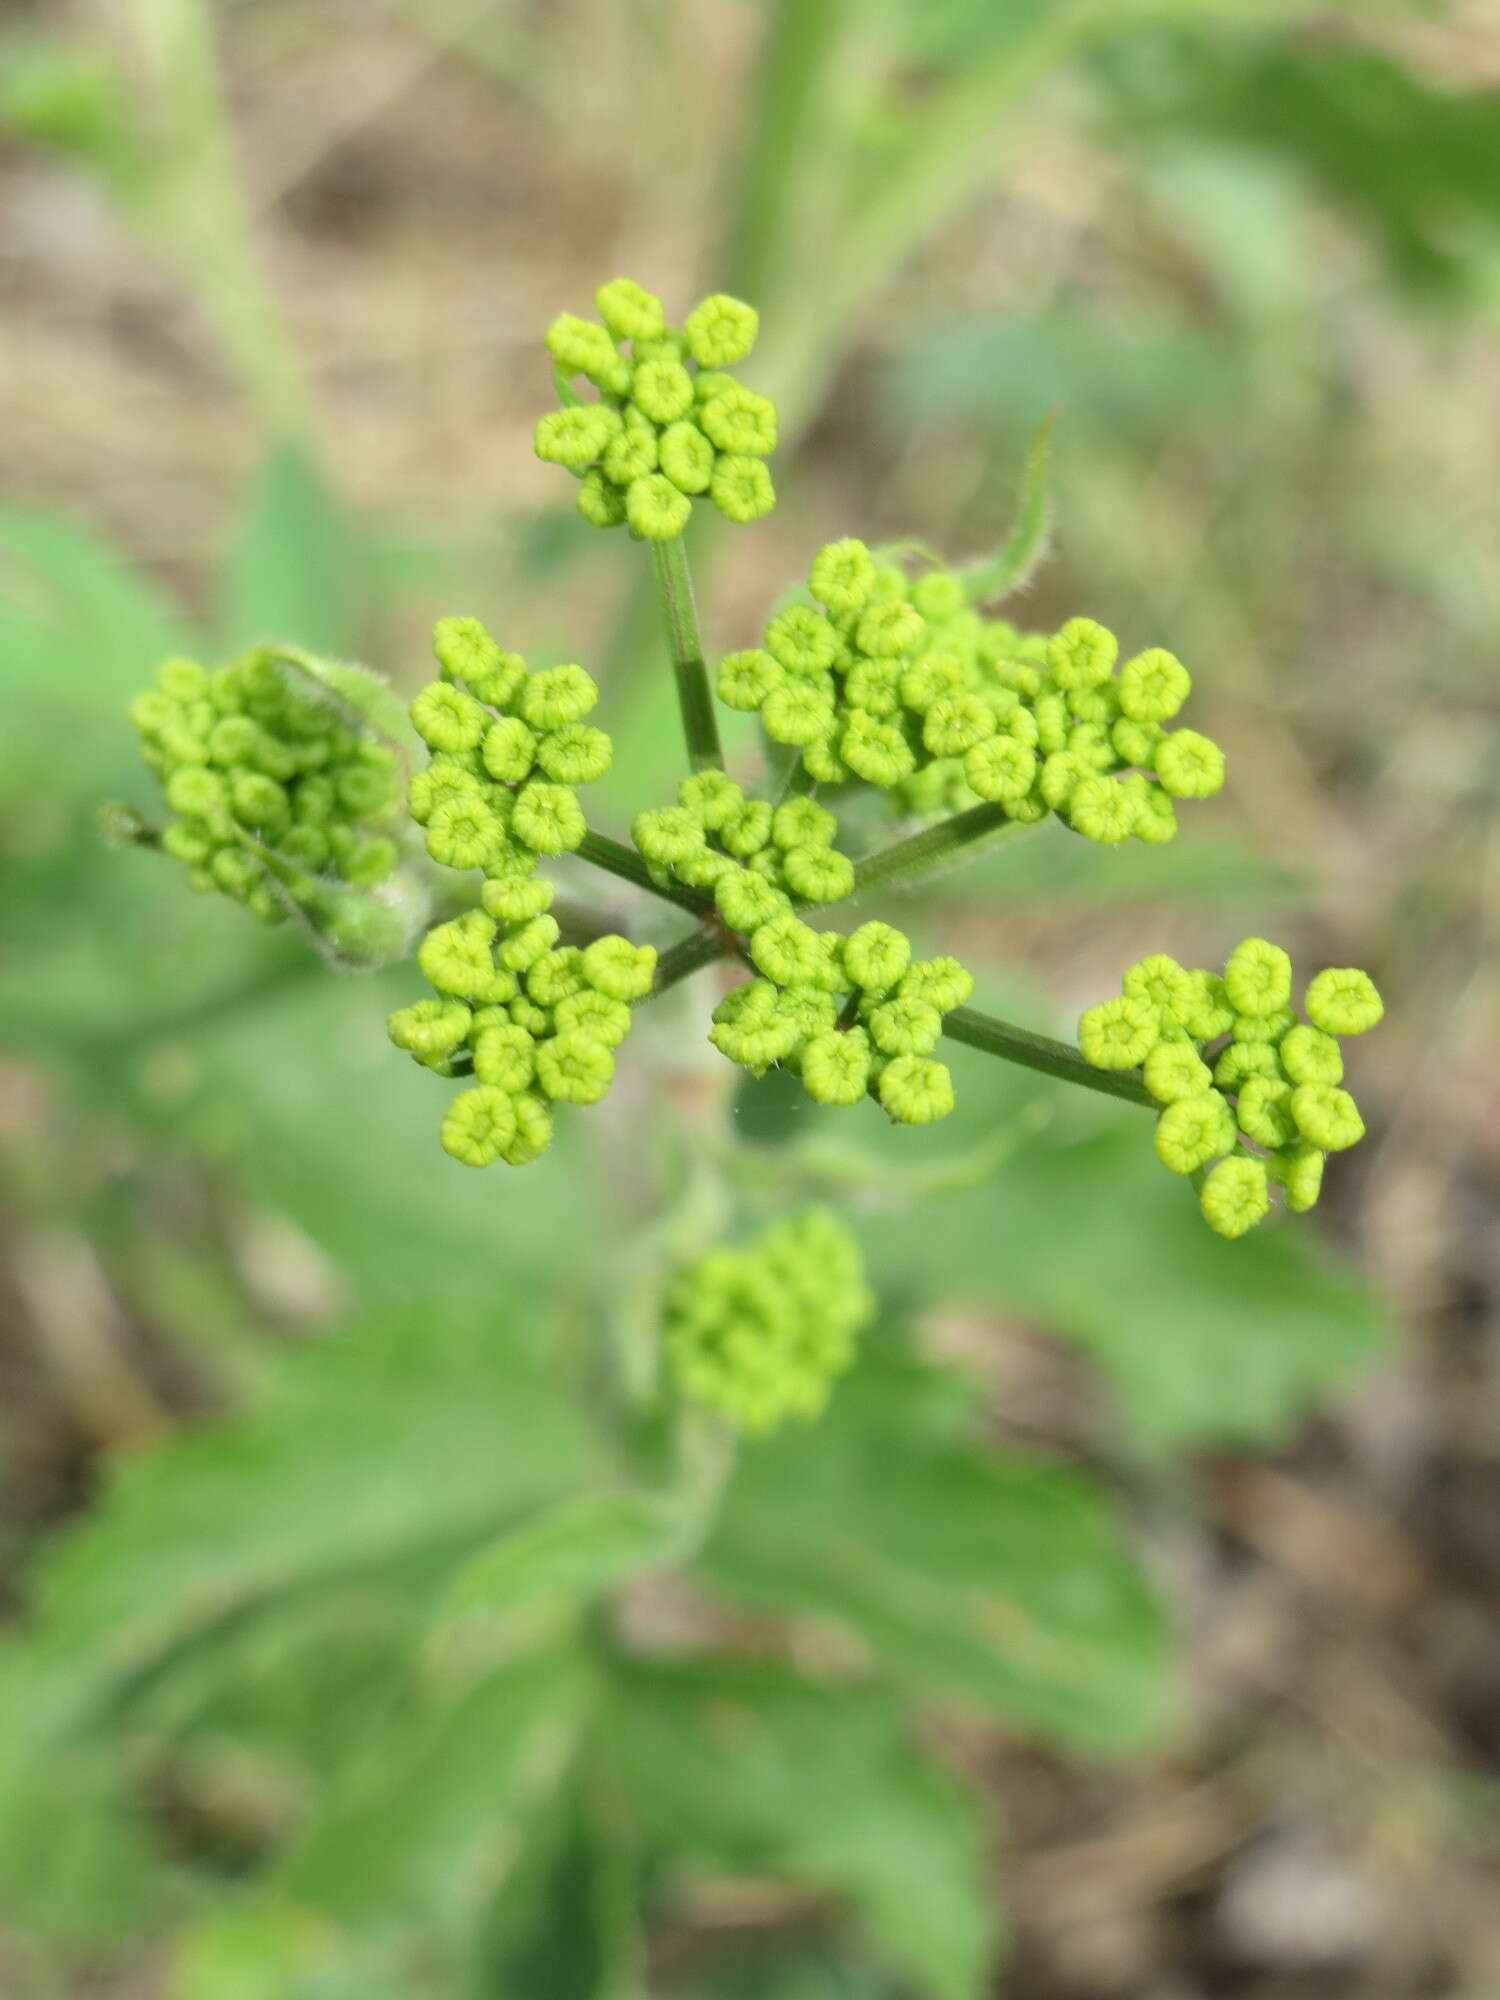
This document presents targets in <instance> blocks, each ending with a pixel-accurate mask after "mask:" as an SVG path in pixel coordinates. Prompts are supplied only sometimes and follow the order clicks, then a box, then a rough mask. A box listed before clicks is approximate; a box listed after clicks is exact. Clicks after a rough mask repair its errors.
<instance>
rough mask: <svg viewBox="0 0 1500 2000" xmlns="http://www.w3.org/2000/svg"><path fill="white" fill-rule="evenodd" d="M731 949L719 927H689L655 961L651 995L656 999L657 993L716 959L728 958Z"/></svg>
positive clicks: (662, 991) (664, 990) (663, 991)
mask: <svg viewBox="0 0 1500 2000" xmlns="http://www.w3.org/2000/svg"><path fill="white" fill-rule="evenodd" d="M731 949H732V947H731V946H730V944H729V942H728V940H727V939H726V938H724V936H723V935H722V934H721V933H719V932H717V931H712V930H708V929H704V930H701V931H690V932H689V933H688V935H687V936H686V937H685V938H679V939H678V941H677V943H676V944H674V945H671V946H669V947H668V949H667V950H666V951H664V952H663V953H662V955H661V957H660V958H659V959H658V960H657V961H656V977H655V979H654V980H653V981H652V982H651V992H650V996H649V997H650V998H651V999H653V1000H654V999H655V998H656V996H657V994H658V993H665V992H666V991H667V989H668V988H669V987H672V986H676V985H677V983H678V982H679V981H680V980H683V979H690V978H691V977H692V975H693V974H694V973H695V972H701V971H702V969H703V967H704V966H705V965H712V964H713V962H714V960H715V959H719V958H728V956H729V955H730V951H731Z"/></svg>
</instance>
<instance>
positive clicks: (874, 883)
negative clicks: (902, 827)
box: [853, 804, 1027, 896]
mask: <svg viewBox="0 0 1500 2000" xmlns="http://www.w3.org/2000/svg"><path fill="white" fill-rule="evenodd" d="M1026 830H1027V828H1026V823H1025V822H1023V821H1020V820H1013V819H1011V818H1010V817H1009V815H1008V814H1007V813H1006V810H1005V807H1004V806H1003V805H989V804H985V805H977V806H971V807H970V808H969V810H968V811H967V812H961V813H955V814H954V815H953V817H952V818H951V819H945V820H939V822H938V824H937V825H936V826H927V827H923V829H922V831H921V832H920V833H914V834H912V835H911V836H910V838H909V839H906V840H898V841H897V842H895V844H894V845H893V846H891V847H884V848H881V849H880V851H879V852H878V853H876V854H867V855H866V856H865V858H864V860H863V861H861V862H858V863H857V864H856V866H855V870H854V891H853V893H854V895H855V896H863V895H866V894H867V893H868V892H869V891H870V890H871V889H901V888H906V887H908V886H910V884H912V883H914V882H920V881H922V880H924V879H925V878H926V877H927V876H929V875H935V874H938V873H939V872H940V871H941V870H942V869H944V868H946V867H948V866H949V864H950V863H951V862H954V861H956V860H958V859H960V858H962V859H964V860H968V859H971V858H972V853H973V851H974V850H975V849H977V848H979V847H980V846H985V847H993V846H995V845H996V844H997V843H998V842H999V841H1001V840H1006V839H1010V838H1012V837H1013V836H1014V835H1016V834H1019V833H1024V832H1025V831H1026Z"/></svg>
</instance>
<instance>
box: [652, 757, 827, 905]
mask: <svg viewBox="0 0 1500 2000" xmlns="http://www.w3.org/2000/svg"><path fill="white" fill-rule="evenodd" d="M838 830H839V825H838V821H837V820H836V819H835V818H834V816H833V814H832V813H831V812H829V811H828V809H827V808H826V807H825V806H820V805H817V804H816V803H815V802H814V801H813V800H812V799H799V798H793V799H785V800H783V801H782V803H781V804H780V805H779V806H772V805H771V804H770V803H769V802H768V801H767V800H765V799H750V798H746V796H745V794H744V792H743V791H742V790H741V788H740V787H739V786H738V785H737V784H736V783H735V782H734V780H733V778H729V777H726V776H725V775H724V773H723V772H722V771H699V772H696V773H695V774H694V775H693V776H692V777H691V778H685V779H684V780H683V782H682V784H681V785H680V786H679V787H678V789H677V804H676V805H675V806H667V807H665V808H662V809H660V810H658V811H655V812H643V813H637V814H636V816H635V819H634V820H633V821H632V822H631V828H630V831H631V836H632V838H633V839H634V841H635V844H636V846H637V847H638V848H639V849H640V851H641V853H642V854H643V855H644V856H645V857H646V860H647V861H648V862H649V863H650V865H651V869H652V872H653V874H655V875H656V876H657V877H658V878H659V879H660V880H663V881H665V880H667V879H669V878H671V879H675V880H676V881H678V882H681V883H683V884H684V885H685V886H686V887H688V888H690V889H698V890H701V891H702V892H704V893H705V894H710V895H712V896H713V898H714V902H715V904H716V906H717V908H718V912H719V915H720V916H721V917H722V918H723V920H724V922H725V923H726V924H727V925H728V926H729V928H730V930H732V931H751V930H754V929H755V927H756V925H757V924H762V923H766V922H768V921H769V920H770V919H771V918H772V917H776V916H782V915H784V914H785V913H786V912H788V911H789V910H790V909H791V907H792V903H793V901H794V900H795V901H797V902H800V903H837V902H839V901H841V900H842V898H843V897H845V896H847V895H849V894H850V893H851V891H852V890H853V888H854V863H853V862H852V861H851V860H850V859H849V857H848V856H847V855H846V854H841V853H839V851H838V849H837V848H836V847H835V846H834V844H833V843H834V840H835V838H836V837H837V834H838Z"/></svg>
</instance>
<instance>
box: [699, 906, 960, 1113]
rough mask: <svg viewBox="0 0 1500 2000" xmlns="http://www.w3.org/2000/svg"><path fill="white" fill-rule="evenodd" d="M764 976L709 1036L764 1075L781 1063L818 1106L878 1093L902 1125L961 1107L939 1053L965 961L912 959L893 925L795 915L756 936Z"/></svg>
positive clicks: (738, 997) (735, 996)
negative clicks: (854, 925)
mask: <svg viewBox="0 0 1500 2000" xmlns="http://www.w3.org/2000/svg"><path fill="white" fill-rule="evenodd" d="M748 949H749V956H750V960H751V963H752V964H753V965H754V967H755V969H756V971H757V972H758V973H760V975H761V977H760V978H758V979H750V980H747V981H745V982H744V983H743V984H742V985H739V986H736V987H735V988H734V989H733V990H732V991H731V992H729V993H727V994H726V995H725V996H724V998H723V999H722V1000H721V1001H720V1002H719V1004H718V1006H717V1007H716V1008H715V1009H714V1017H713V1020H714V1025H713V1027H712V1029H711V1030H710V1036H709V1038H710V1040H711V1041H712V1042H713V1044H714V1047H715V1048H716V1049H718V1050H719V1051H720V1053H721V1054H723V1055H726V1056H728V1057H729V1059H730V1061H731V1062H737V1063H739V1064H740V1065H741V1066H742V1067H743V1068H745V1069H747V1070H749V1071H750V1072H751V1074H752V1075H754V1076H760V1075H762V1074H764V1072H765V1071H766V1070H767V1069H769V1068H770V1066H771V1065H772V1064H773V1063H779V1064H780V1065H782V1067H783V1068H786V1069H789V1070H791V1071H792V1072H793V1074H794V1075H796V1076H800V1077H801V1079H802V1087H803V1089H804V1090H805V1091H806V1092H807V1094H808V1096H809V1097H810V1098H812V1100H813V1102H814V1103H815V1104H858V1103H859V1101H860V1100H861V1098H863V1097H865V1096H870V1097H873V1098H874V1099H875V1100H876V1102H877V1103H878V1104H880V1106H881V1107H882V1109H883V1110H884V1111H885V1113H886V1115H887V1116H888V1117H889V1118H890V1119H891V1121H892V1123H893V1124H897V1125H930V1124H932V1123H934V1122H935V1121H936V1120H937V1119H939V1118H946V1117H947V1115H948V1113H949V1112H950V1111H951V1110H952V1109H953V1078H952V1076H951V1075H950V1074H949V1071H948V1068H947V1065H946V1064H945V1063H940V1062H938V1061H937V1059H936V1058H935V1057H934V1055H933V1053H932V1052H933V1050H934V1049H935V1048H936V1047H937V1044H938V1040H939V1038H940V1036H941V1035H942V1032H943V1016H944V1015H945V1014H948V1013H951V1012H952V1010H953V1009H954V1008H955V1007H961V1006H963V1004H964V1002H965V1001H966V1000H967V999H968V998H969V996H970V994H971V993H972V992H973V990H974V981H973V979H972V977H971V976H970V974H969V973H968V972H967V971H966V970H965V968H964V967H963V966H962V965H960V964H959V962H958V960H957V959H956V958H928V959H913V958H912V955H911V943H910V940H909V939H908V938H907V937H906V936H905V935H904V934H903V933H902V932H901V931H898V930H896V929H894V928H893V927H892V926H891V925H890V924H882V923H867V924H861V925H860V927H859V929H858V930H856V931H854V932H852V933H851V934H850V935H849V936H848V937H845V936H843V935H842V934H841V933H840V932H838V931H815V930H813V929H812V928H811V926H810V925H808V924H805V923H803V922H802V921H801V919H800V918H798V917H796V916H793V915H792V914H790V913H788V914H786V915H784V916H779V917H772V918H771V919H770V921H769V922H768V923H763V924H761V925H760V926H759V927H758V928H757V929H755V930H753V931H752V932H751V933H750V938H749V945H748Z"/></svg>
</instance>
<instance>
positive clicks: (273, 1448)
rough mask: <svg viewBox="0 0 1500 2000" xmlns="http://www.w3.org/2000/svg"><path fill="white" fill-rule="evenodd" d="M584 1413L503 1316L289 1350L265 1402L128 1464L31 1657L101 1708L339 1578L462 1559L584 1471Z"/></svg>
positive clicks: (354, 1329) (387, 1324)
mask: <svg viewBox="0 0 1500 2000" xmlns="http://www.w3.org/2000/svg"><path fill="white" fill-rule="evenodd" d="M589 1459H590V1451H589V1444H588V1439H587V1436H586V1434H585V1431H584V1427H583V1424H582V1420H581V1419H580V1417H579V1416H578V1415H577V1414H576V1413H575V1411H574V1410H573V1408H572V1407H571V1406H570V1405H569V1404H568V1403H566V1402H565V1401H564V1400H562V1398H561V1397H560V1395H558V1394H557V1393H556V1391H555V1390H554V1388H553V1386H552V1384H551V1383H549V1381H548V1380H547V1378H546V1377H545V1376H544V1375H543V1374H542V1373H541V1372H540V1371H539V1369H538V1368H537V1366H536V1365H535V1363H534V1362H533V1361H532V1360H531V1359H530V1358H529V1356H528V1352H527V1345H526V1343H525V1341H524V1340H523V1339H522V1338H521V1337H520V1329H518V1328H516V1327H515V1326H514V1325H511V1326H507V1324H506V1319H505V1316H504V1312H503V1309H501V1310H500V1311H498V1312H496V1313H495V1314H494V1315H492V1316H488V1317H487V1318H485V1319H483V1320H475V1319H473V1318H469V1319H467V1320H465V1319H462V1318H457V1317H454V1316H453V1315H451V1314H448V1313H441V1312H433V1313H431V1314H420V1313H415V1314H413V1313H408V1314H385V1315H377V1316H372V1317H371V1318H369V1319H367V1320H364V1321H361V1322H358V1323H356V1324H354V1325H352V1326H349V1327H346V1328H345V1329H343V1330H342V1331H341V1332H339V1333H337V1334H335V1335H333V1336H331V1337H329V1338H328V1339H326V1340H324V1341H322V1342H320V1343H319V1344H318V1345H316V1346H314V1347H312V1348H309V1349H308V1350H307V1351H306V1352H304V1353H302V1354H299V1355H297V1356H296V1357H295V1358H294V1359H293V1360H291V1361H289V1362H288V1364H287V1366H286V1367H285V1369H284V1370H283V1371H282V1373H281V1375H280V1376H279V1377H278V1378H277V1380H276V1382H275V1384H274V1387H273V1390H272V1392H271V1393H270V1394H269V1395H268V1397H267V1399H266V1401H265V1403H264V1404H263V1405H262V1406H261V1407H260V1408H258V1409H255V1410H252V1411H250V1412H248V1413H247V1414H245V1415H243V1416H238V1417H232V1418H224V1419H218V1420H211V1421H204V1422H200V1423H198V1424H196V1425H191V1426H188V1427H186V1428H185V1429H183V1430H181V1431H179V1432H178V1433H176V1434H175V1435H174V1436H173V1437H171V1438H170V1439H168V1440H166V1441H165V1442H164V1443H163V1444H161V1445H160V1446H158V1447H157V1448H156V1449H154V1450H147V1451H141V1452H139V1453H137V1454H136V1455H135V1456H134V1457H132V1458H131V1459H129V1460H127V1461H125V1462H123V1463H121V1464H120V1465H119V1466H117V1467H116V1468H115V1471H114V1474H113V1477H112V1479H111V1481H110V1483H109V1486H108V1487H107V1489H106V1491H105V1494H104V1495H103V1497H102V1500H101V1503H100V1505H99V1506H98V1508H97V1509H96V1511H95V1512H94V1513H92V1514H91V1515H90V1517H89V1518H88V1519H87V1520H86V1521H84V1522H83V1523H81V1524H80V1525H79V1526H78V1527H77V1528H76V1529H74V1530H73V1531H71V1532H70V1533H68V1534H66V1535H64V1536H63V1537H62V1539H61V1540H60V1541H58V1542H56V1543H55V1544H54V1545H53V1547H52V1549H51V1552H50V1554H49V1556H48V1559H47V1561H46V1562H45V1564H44V1565H43V1566H42V1569H41V1571H40V1573H39V1575H38V1578H37V1589H36V1593H35V1596H36V1615H35V1625H34V1632H33V1635H32V1637H31V1638H30V1639H29V1640H28V1641H27V1642H26V1648H27V1650H28V1651H29V1652H30V1653H31V1654H33V1655H34V1656H35V1655H38V1654H39V1655H41V1656H43V1657H44V1658H45V1659H47V1660H48V1661H51V1662H54V1663H56V1665H57V1667H58V1670H59V1673H58V1679H57V1681H56V1682H55V1684H54V1685H53V1687H52V1689H51V1691H50V1701H49V1707H50V1708H51V1709H52V1711H53V1712H54V1713H55V1714H56V1715H57V1717H58V1718H59V1719H60V1720H61V1721H63V1722H65V1723H67V1724H69V1725H73V1724H77V1723H82V1722H87V1721H89V1720H91V1719H92V1718H93V1717H94V1716H95V1715H96V1714H97V1713H99V1712H100V1707H101V1704H102V1703H104V1702H105V1701H106V1698H107V1697H110V1698H112V1697H113V1695H114V1694H116V1693H120V1692H124V1693H128V1692H129V1690H130V1688H131V1687H132V1686H133V1685H134V1684H135V1683H136V1682H137V1681H138V1680H139V1679H140V1678H141V1677H142V1676H149V1674H150V1673H151V1671H152V1670H153V1669H154V1668H155V1667H156V1665H157V1664H158V1663H159V1662H160V1661H161V1660H162V1659H163V1658H165V1657H167V1656H169V1655H170V1654H171V1652H172V1651H173V1650H174V1649H175V1648H177V1647H180V1646H181V1645H183V1644H184V1643H185V1642H188V1641H191V1640H192V1639H193V1638H194V1636H195V1635H199V1634H203V1633H207V1632H210V1631H212V1630H213V1629H214V1628H216V1627H217V1626H219V1625H221V1624H222V1623H223V1622H224V1621H225V1620H226V1619H230V1618H232V1617H234V1616H238V1615H242V1614H243V1613H245V1612H246V1611H253V1610H254V1609H255V1608H256V1607H257V1606H258V1605H260V1604H262V1603H266V1602H269V1601H271V1600H274V1599H275V1598H277V1597H279V1596H281V1595H283V1594H285V1593H287V1592H289V1591H294V1590H297V1589H302V1588H307V1587H309V1586H312V1585H314V1584H316V1583H318V1582H319V1581H320V1580H322V1579H326V1578H332V1577H337V1576H339V1575H342V1574H344V1573H347V1572H351V1571H352V1572H355V1573H358V1572H359V1571H361V1570H366V1569H377V1568H379V1567H380V1566H381V1565H382V1564H388V1563H391V1562H393V1561H398V1560H400V1559H402V1558H404V1557H407V1556H410V1555H411V1554H412V1553H413V1552H416V1551H420V1550H423V1549H430V1548H433V1547H438V1548H441V1547H442V1546H444V1545H448V1544H451V1545H452V1546H453V1548H454V1550H455V1553H457V1552H458V1551H461V1550H462V1549H463V1548H464V1547H465V1545H466V1544H469V1543H471V1542H473V1541H475V1540H477V1539H478V1538H480V1537H481V1536H483V1535H484V1534H485V1533H486V1531H490V1530H493V1528H494V1527H496V1526H498V1525H499V1524H500V1523H502V1522H503V1521H504V1520H505V1519H506V1518H507V1517H510V1516H514V1515H516V1514H518V1513H519V1512H521V1511H522V1510H523V1509H525V1508H528V1507H531V1506H537V1505H541V1504H543V1503H545V1502H546V1501H547V1500H549V1499H551V1498H555V1497H556V1496H557V1495H558V1494H559V1493H561V1492H565V1491H567V1490H568V1488H569V1487H570V1486H572V1485H574V1484H576V1483H577V1482H578V1480H579V1479H580V1478H582V1477H583V1476H585V1474H586V1470H587V1467H588V1465H589Z"/></svg>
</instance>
